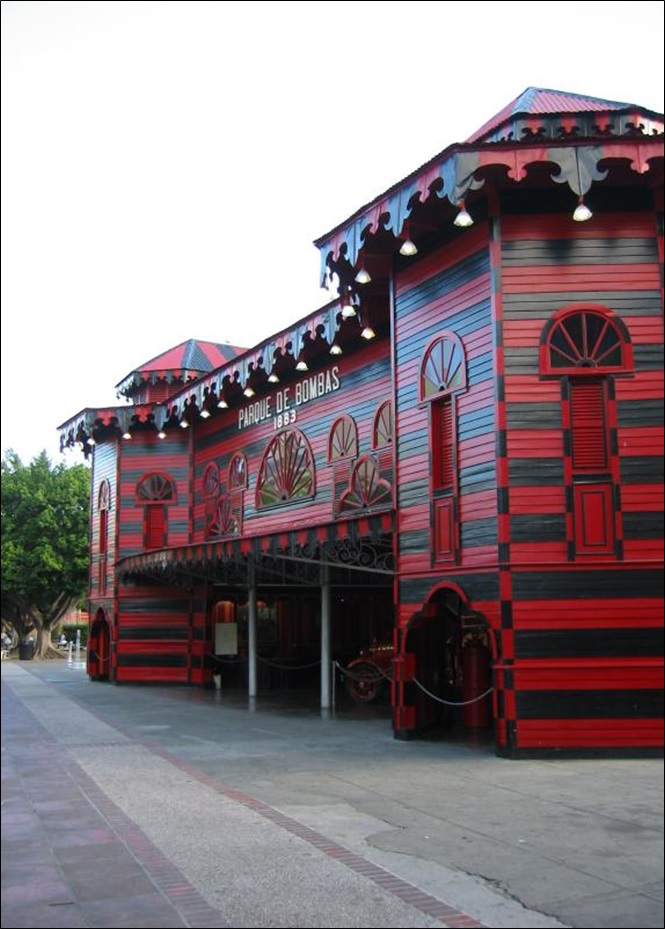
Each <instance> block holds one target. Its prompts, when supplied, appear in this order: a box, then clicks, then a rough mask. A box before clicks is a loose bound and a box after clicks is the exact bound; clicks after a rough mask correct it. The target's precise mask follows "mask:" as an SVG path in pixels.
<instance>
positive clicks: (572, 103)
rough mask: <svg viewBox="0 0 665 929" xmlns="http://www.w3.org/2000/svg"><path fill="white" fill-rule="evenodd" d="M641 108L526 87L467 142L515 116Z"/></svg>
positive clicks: (478, 137)
mask: <svg viewBox="0 0 665 929" xmlns="http://www.w3.org/2000/svg"><path fill="white" fill-rule="evenodd" d="M640 109H642V108H641V107H638V106H637V105H636V104H634V103H620V102H618V101H616V100H604V99H602V98H601V97H587V96H585V95H583V94H570V93H566V92H565V91H563V90H548V89H547V88H545V87H527V88H526V90H525V91H523V92H522V93H521V94H520V95H519V97H515V99H514V100H512V101H511V102H510V103H508V104H507V105H506V106H504V108H503V109H502V110H499V112H498V113H497V114H496V115H495V116H493V117H492V118H491V119H489V120H488V121H487V122H486V123H485V124H484V125H482V126H481V127H480V129H477V130H476V131H475V132H474V133H473V134H472V135H470V136H469V138H468V139H467V140H466V141H467V143H472V142H478V141H480V140H481V139H483V137H484V136H487V135H491V134H493V133H494V132H495V130H496V129H498V128H499V127H500V126H503V125H504V124H506V123H510V122H512V121H513V120H514V119H515V117H516V116H544V115H550V116H555V115H557V114H561V115H563V114H564V113H607V112H613V111H617V110H618V111H626V110H628V111H630V110H636V111H638V110H640Z"/></svg>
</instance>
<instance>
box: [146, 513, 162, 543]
mask: <svg viewBox="0 0 665 929" xmlns="http://www.w3.org/2000/svg"><path fill="white" fill-rule="evenodd" d="M165 532H166V517H165V513H164V506H163V505H161V504H153V505H152V506H147V507H146V508H145V536H146V539H145V545H146V548H162V546H163V545H164V544H165Z"/></svg>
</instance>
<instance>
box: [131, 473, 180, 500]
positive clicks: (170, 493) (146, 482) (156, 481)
mask: <svg viewBox="0 0 665 929" xmlns="http://www.w3.org/2000/svg"><path fill="white" fill-rule="evenodd" d="M136 499H137V500H138V502H139V503H159V502H162V503H166V502H168V503H172V502H174V501H175V485H174V483H173V481H172V480H171V478H170V477H168V475H166V474H158V473H154V474H146V475H145V476H144V477H142V478H141V480H140V481H139V482H138V484H137V485H136Z"/></svg>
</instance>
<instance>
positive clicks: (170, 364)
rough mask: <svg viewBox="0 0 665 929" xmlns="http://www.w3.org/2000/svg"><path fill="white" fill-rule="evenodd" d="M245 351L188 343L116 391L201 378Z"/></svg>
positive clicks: (130, 376) (157, 358)
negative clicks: (162, 380)
mask: <svg viewBox="0 0 665 929" xmlns="http://www.w3.org/2000/svg"><path fill="white" fill-rule="evenodd" d="M246 351H247V349H246V348H240V347H238V346H236V345H229V344H228V343H226V342H221V343H220V342H201V341H199V340H198V339H188V340H187V341H186V342H181V343H180V344H179V345H176V346H174V347H173V348H170V349H168V350H167V351H165V352H162V354H161V355H156V356H155V357H154V358H151V359H150V361H146V362H145V363H144V364H142V365H139V367H137V368H135V369H134V370H133V371H130V372H129V374H128V375H127V376H126V377H124V378H123V379H122V380H121V381H120V382H119V383H118V384H116V390H118V391H121V392H122V391H124V390H127V389H128V388H129V387H131V386H132V385H134V384H137V383H140V382H141V381H143V380H147V379H148V378H150V377H152V378H153V379H154V377H159V378H174V377H186V378H191V377H195V376H197V375H199V374H207V373H208V372H209V371H214V370H215V368H219V367H221V366H222V365H224V364H227V363H228V362H229V361H232V360H233V359H234V358H236V357H237V356H238V355H241V354H243V352H246Z"/></svg>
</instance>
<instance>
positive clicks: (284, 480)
mask: <svg viewBox="0 0 665 929" xmlns="http://www.w3.org/2000/svg"><path fill="white" fill-rule="evenodd" d="M313 495H314V460H313V458H312V452H311V450H310V447H309V444H308V442H307V440H306V439H305V437H304V435H303V434H302V433H301V432H298V430H296V429H292V430H287V431H284V432H280V433H279V434H278V435H276V436H275V438H274V439H272V441H271V442H270V444H269V445H268V448H267V449H266V453H265V455H264V456H263V461H262V462H261V468H260V470H259V476H258V480H257V484H256V505H257V507H266V506H274V505H275V504H278V503H288V502H290V501H292V500H302V499H304V498H306V497H311V496H313Z"/></svg>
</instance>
